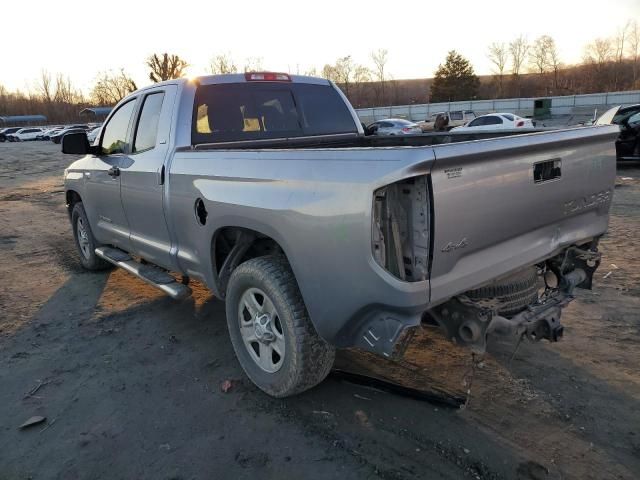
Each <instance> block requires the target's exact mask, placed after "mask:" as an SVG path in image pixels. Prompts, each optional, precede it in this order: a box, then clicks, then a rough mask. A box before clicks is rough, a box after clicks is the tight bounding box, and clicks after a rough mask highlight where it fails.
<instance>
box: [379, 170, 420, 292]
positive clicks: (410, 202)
mask: <svg viewBox="0 0 640 480" xmlns="http://www.w3.org/2000/svg"><path fill="white" fill-rule="evenodd" d="M429 197H430V195H429V181H428V178H427V176H426V175H421V176H418V177H412V178H407V179H404V180H401V181H399V182H396V183H392V184H390V185H387V186H385V187H382V188H379V189H378V190H376V191H375V192H374V194H373V212H372V213H373V214H372V216H371V217H372V225H371V230H372V231H371V234H372V242H371V247H372V253H373V258H374V259H375V261H376V263H378V265H380V266H381V267H382V268H384V269H385V270H386V271H388V272H389V273H391V274H392V275H393V276H395V277H396V278H399V279H400V280H404V281H406V282H419V281H423V280H426V279H427V277H428V270H429V255H430V248H431V247H430V243H429V242H430V237H431V232H430V228H431V227H430V217H431V212H430V205H429Z"/></svg>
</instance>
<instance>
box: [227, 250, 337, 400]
mask: <svg viewBox="0 0 640 480" xmlns="http://www.w3.org/2000/svg"><path fill="white" fill-rule="evenodd" d="M226 312H227V324H228V327H229V335H230V337H231V342H232V344H233V348H234V350H235V353H236V356H237V357H238V361H239V362H240V365H241V366H242V368H243V370H244V371H245V373H246V374H247V376H248V377H249V378H250V379H251V381H252V382H253V383H254V384H255V385H256V386H257V387H258V388H260V389H261V390H262V391H264V392H266V393H267V394H269V395H272V396H274V397H288V396H291V395H295V394H297V393H300V392H303V391H305V390H307V389H309V388H312V387H314V386H315V385H317V384H318V383H320V382H321V381H322V380H324V379H325V377H326V376H327V375H328V374H329V372H330V371H331V367H332V366H333V360H334V358H335V349H334V348H333V347H332V346H331V345H329V344H328V343H327V342H325V341H324V340H323V339H322V338H321V337H320V336H319V335H318V333H317V332H316V330H315V328H314V326H313V324H312V323H311V319H310V318H309V314H308V313H307V309H306V307H305V305H304V302H303V300H302V296H301V294H300V290H299V289H298V284H297V282H296V279H295V277H294V275H293V272H292V271H291V268H290V267H289V265H288V263H287V262H286V260H285V259H284V258H282V257H277V256H266V257H259V258H254V259H251V260H248V261H246V262H245V263H243V264H241V265H239V266H238V268H236V269H235V270H234V271H233V273H232V274H231V278H230V279H229V286H228V289H227V298H226Z"/></svg>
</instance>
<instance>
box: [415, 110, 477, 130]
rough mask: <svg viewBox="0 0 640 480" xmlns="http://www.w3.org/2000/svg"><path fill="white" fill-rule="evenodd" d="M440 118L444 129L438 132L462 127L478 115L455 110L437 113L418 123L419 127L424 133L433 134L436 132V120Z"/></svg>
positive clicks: (470, 111) (469, 111)
mask: <svg viewBox="0 0 640 480" xmlns="http://www.w3.org/2000/svg"><path fill="white" fill-rule="evenodd" d="M438 117H440V119H441V120H442V122H441V123H439V124H440V125H442V126H443V127H442V128H438V130H440V129H441V130H445V131H446V130H451V129H452V128H454V127H461V126H462V125H465V124H466V123H469V122H470V121H471V120H473V119H474V118H476V114H475V113H474V112H473V111H472V110H454V111H451V112H436V113H434V114H432V115H431V116H430V117H429V118H427V119H425V120H424V121H423V122H418V126H419V127H420V129H421V130H422V131H423V132H431V131H433V130H436V120H438Z"/></svg>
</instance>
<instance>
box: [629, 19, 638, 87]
mask: <svg viewBox="0 0 640 480" xmlns="http://www.w3.org/2000/svg"><path fill="white" fill-rule="evenodd" d="M627 49H628V52H629V57H631V62H632V65H633V82H632V84H631V88H637V85H636V82H637V80H638V55H639V54H640V28H639V27H638V21H637V20H633V21H632V22H631V23H630V24H629V42H628V43H627Z"/></svg>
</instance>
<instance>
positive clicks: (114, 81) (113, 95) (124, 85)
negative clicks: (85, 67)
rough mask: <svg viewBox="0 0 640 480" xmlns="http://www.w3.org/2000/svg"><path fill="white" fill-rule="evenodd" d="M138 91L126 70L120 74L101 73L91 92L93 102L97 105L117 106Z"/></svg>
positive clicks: (122, 70)
mask: <svg viewBox="0 0 640 480" xmlns="http://www.w3.org/2000/svg"><path fill="white" fill-rule="evenodd" d="M137 89H138V87H137V86H136V82H134V81H133V79H132V78H131V77H130V76H129V75H127V74H126V73H125V71H124V69H120V72H118V73H114V72H101V73H99V74H98V76H97V78H96V83H95V85H94V86H93V89H92V90H91V101H92V102H94V103H95V104H97V105H115V104H116V103H118V102H119V101H120V100H122V99H123V98H124V97H126V96H127V95H128V94H130V93H131V92H134V91H136V90H137Z"/></svg>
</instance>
